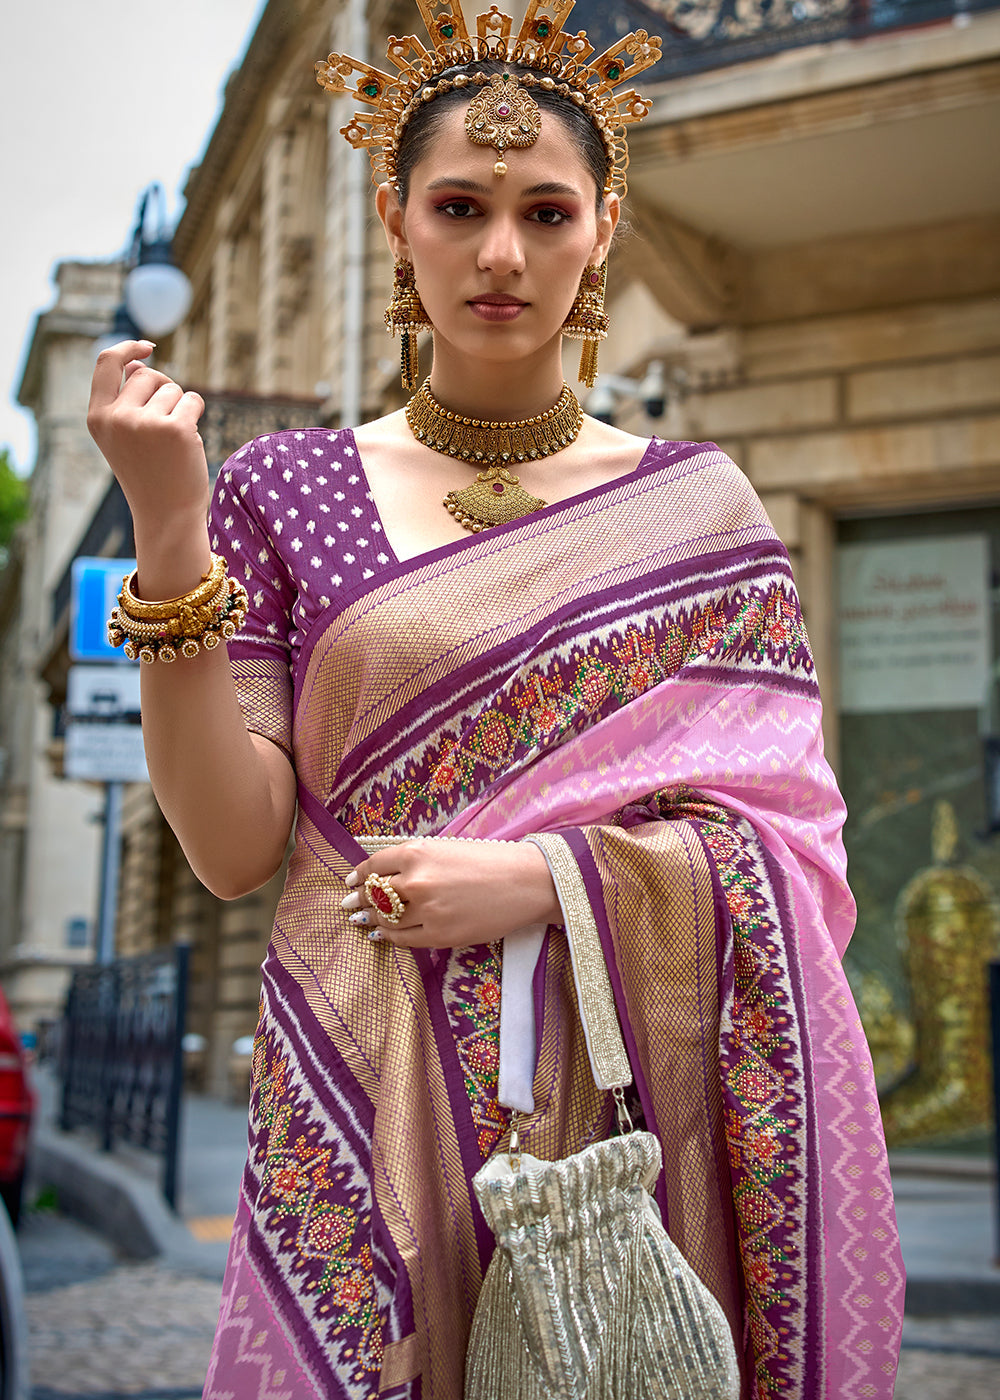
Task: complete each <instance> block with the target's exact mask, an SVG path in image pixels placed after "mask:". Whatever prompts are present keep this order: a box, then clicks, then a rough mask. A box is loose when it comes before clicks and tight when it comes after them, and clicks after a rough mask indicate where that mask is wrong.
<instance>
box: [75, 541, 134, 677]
mask: <svg viewBox="0 0 1000 1400" xmlns="http://www.w3.org/2000/svg"><path fill="white" fill-rule="evenodd" d="M134 568H135V560H134V559H101V558H88V557H87V556H85V555H80V556H79V557H78V558H76V559H74V560H73V572H72V575H71V580H72V584H71V592H70V603H69V654H70V656H71V658H72V659H73V660H74V661H113V662H115V663H116V664H117V665H121V664H122V662H124V663H125V665H126V666H138V664H139V663H138V662H137V661H129V659H128V657H127V656H126V655H125V653H124V652H123V651H122V650H121V648H119V647H113V646H112V645H111V643H110V642H109V641H108V618H109V617H110V615H111V609H112V608H113V607H114V606H115V604H116V603H117V602H118V594H119V593H120V592H121V587H122V578H123V577H124V576H125V575H126V574H130V573H131V572H132V570H133V569H134Z"/></svg>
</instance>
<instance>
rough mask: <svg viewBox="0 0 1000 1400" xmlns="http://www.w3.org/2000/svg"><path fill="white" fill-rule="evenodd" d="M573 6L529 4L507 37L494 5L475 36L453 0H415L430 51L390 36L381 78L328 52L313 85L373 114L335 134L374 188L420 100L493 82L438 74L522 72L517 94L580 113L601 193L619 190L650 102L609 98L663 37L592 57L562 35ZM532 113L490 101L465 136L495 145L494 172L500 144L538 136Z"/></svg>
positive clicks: (558, 0) (630, 94) (391, 174)
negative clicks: (590, 135) (544, 96)
mask: <svg viewBox="0 0 1000 1400" xmlns="http://www.w3.org/2000/svg"><path fill="white" fill-rule="evenodd" d="M575 3H576V0H547V3H546V0H529V4H528V9H527V13H526V14H525V16H524V20H523V22H522V24H521V28H520V29H519V30H518V32H517V34H516V35H515V36H514V37H513V39H512V38H511V30H512V28H513V20H512V19H511V17H510V15H505V14H503V13H501V11H500V10H499V9H498V8H497V6H496V5H491V6H490V8H489V10H488V11H487V12H486V13H484V14H479V15H477V16H476V33H475V36H473V35H470V33H469V30H468V27H467V25H466V23H465V19H464V17H463V14H462V6H461V0H416V5H417V8H418V9H419V11H420V14H421V16H422V18H423V21H424V24H425V26H426V29H427V33H428V35H429V36H430V39H431V44H432V47H431V48H430V49H427V48H425V46H424V45H423V44H422V43H421V42H420V40H419V39H418V38H417V37H416V36H415V35H413V34H408V35H407V36H406V37H405V38H402V39H397V38H396V37H395V36H393V37H391V38H390V39H389V45H388V49H387V52H386V57H387V58H388V59H389V61H390V62H391V63H392V64H393V65H394V66H395V68H396V69H397V72H396V73H395V74H391V73H383V72H382V71H381V69H379V68H373V67H372V66H371V64H368V63H362V62H360V61H359V60H358V59H354V58H351V57H349V56H348V55H347V54H339V53H332V54H330V56H329V57H328V58H327V59H326V61H325V62H323V63H317V64H316V81H317V82H318V83H319V85H320V86H321V87H323V88H326V89H327V91H328V92H337V93H340V92H343V93H350V94H352V95H353V96H354V97H356V98H357V99H358V100H359V101H361V102H364V103H366V104H368V106H370V107H373V108H374V109H375V110H374V112H355V114H354V117H353V118H352V120H351V121H350V122H349V123H348V125H347V126H344V127H341V134H342V135H343V136H346V138H347V140H348V141H350V143H351V145H352V146H353V147H354V148H355V149H356V150H357V149H360V148H362V147H365V148H367V149H368V153H369V155H370V157H371V163H372V176H373V179H374V180H375V181H376V183H377V182H379V181H381V180H388V181H389V182H390V183H391V184H393V185H396V184H397V171H396V155H397V152H398V150H399V142H400V137H401V136H402V133H403V130H404V128H405V126H406V124H407V122H408V121H409V120H410V117H411V115H412V113H413V111H414V109H415V108H416V106H417V105H418V104H420V103H423V102H430V101H433V99H434V98H435V97H438V96H440V95H441V94H442V93H444V92H450V91H451V90H452V89H454V88H463V87H470V86H471V87H486V86H487V85H490V86H492V87H493V88H494V89H495V88H496V86H497V84H496V82H495V80H491V79H490V78H489V77H487V76H485V75H483V74H481V73H480V74H475V75H471V76H470V75H467V74H464V73H460V74H456V76H455V77H454V78H453V79H448V78H442V77H441V74H442V73H444V72H445V71H446V70H448V69H450V68H458V67H462V66H464V65H466V64H469V63H475V62H477V61H482V60H485V59H497V60H499V61H501V62H505V63H511V64H513V65H517V66H519V67H522V68H527V69H530V70H531V71H530V72H528V73H517V74H515V75H511V76H512V77H514V78H515V79H516V82H517V85H518V88H519V89H521V88H525V89H526V88H530V87H538V88H542V89H548V90H549V91H555V92H558V93H560V94H561V95H562V96H564V97H567V98H568V99H569V100H570V101H572V102H573V103H574V104H575V105H576V106H578V107H581V108H582V109H583V110H584V111H586V112H587V113H588V115H589V116H590V119H591V121H592V122H593V124H594V126H595V127H596V128H597V130H598V132H599V133H600V135H601V137H602V139H603V141H604V146H605V149H606V151H607V154H608V170H609V174H608V179H607V183H606V185H605V187H604V193H605V194H610V193H611V192H612V191H615V192H617V193H619V194H624V193H625V189H626V179H625V174H626V171H627V169H628V159H629V157H628V142H627V140H626V136H625V133H626V128H627V127H629V126H630V125H632V124H633V123H634V122H639V121H642V119H643V117H646V116H648V115H649V111H650V108H651V107H652V103H651V102H650V101H649V100H648V99H647V98H645V97H640V95H639V94H638V93H637V92H636V91H635V90H634V89H633V88H630V89H629V90H628V91H627V92H621V93H618V94H617V95H616V92H615V89H616V88H618V87H619V85H620V84H622V83H626V82H628V81H629V80H630V79H631V78H633V77H635V75H636V74H637V73H641V72H642V71H643V70H644V69H646V68H651V67H652V66H653V64H654V63H657V62H658V61H659V59H660V57H661V43H662V41H661V40H660V39H657V38H651V37H650V36H649V35H648V34H647V33H646V32H645V30H642V29H640V30H637V31H636V32H634V33H632V34H627V35H626V36H625V37H624V39H619V40H618V42H617V43H615V44H613V45H612V46H611V47H610V48H608V49H606V50H605V51H604V53H602V54H600V55H599V56H598V57H597V58H592V57H591V56H592V55H593V53H594V48H593V45H592V44H590V43H589V42H588V39H587V35H586V33H585V32H584V31H583V30H582V29H581V30H580V32H579V33H577V34H569V33H567V32H566V31H565V30H564V29H563V25H564V23H565V21H566V19H567V18H568V16H569V13H570V11H571V10H572V9H573V6H574V5H575ZM588 60H590V61H588ZM355 75H357V77H355ZM435 79H437V80H438V81H437V82H435V81H434V80H435ZM490 96H491V98H492V97H493V96H494V94H493V93H491V94H490ZM498 102H499V104H500V105H499V116H498V106H497V103H498ZM534 107H535V104H534V103H533V101H532V100H531V98H530V96H529V95H528V94H527V93H524V94H522V95H521V98H520V100H515V101H514V102H513V103H504V102H503V101H502V100H501V99H500V98H497V99H496V100H495V101H493V102H492V105H491V106H490V107H489V122H488V125H487V126H483V125H482V124H480V127H479V134H474V131H473V128H472V126H471V124H470V123H469V122H467V123H466V125H467V129H468V131H469V135H470V138H471V139H472V140H474V141H478V142H479V144H483V145H492V146H494V147H495V148H496V150H497V152H498V155H499V160H498V161H497V164H496V166H495V167H494V169H495V170H496V173H497V174H498V175H502V174H503V173H504V172H505V170H506V165H505V164H504V161H503V154H504V150H505V148H506V147H507V146H518V145H530V144H531V142H532V141H533V140H534V139H535V136H537V110H535V111H534V112H532V110H531V109H533V108H534ZM525 118H526V121H525ZM522 122H523V123H524V124H523V125H520V124H519V123H522ZM532 130H533V134H532Z"/></svg>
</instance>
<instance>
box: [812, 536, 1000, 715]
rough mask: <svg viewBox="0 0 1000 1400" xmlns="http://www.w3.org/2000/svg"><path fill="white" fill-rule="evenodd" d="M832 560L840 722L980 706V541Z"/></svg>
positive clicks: (985, 631)
mask: <svg viewBox="0 0 1000 1400" xmlns="http://www.w3.org/2000/svg"><path fill="white" fill-rule="evenodd" d="M837 560H838V569H839V627H840V708H841V710H842V711H843V712H844V713H845V714H875V713H886V712H890V713H891V712H892V711H896V710H963V709H978V708H979V707H980V706H981V705H983V704H984V703H985V700H986V696H987V686H988V684H989V672H990V660H991V656H990V653H991V647H990V593H989V579H990V558H989V540H988V538H987V537H986V536H985V535H946V536H940V537H938V538H931V539H917V540H889V541H879V542H877V543H873V544H846V545H841V547H840V548H839V550H838V551H837Z"/></svg>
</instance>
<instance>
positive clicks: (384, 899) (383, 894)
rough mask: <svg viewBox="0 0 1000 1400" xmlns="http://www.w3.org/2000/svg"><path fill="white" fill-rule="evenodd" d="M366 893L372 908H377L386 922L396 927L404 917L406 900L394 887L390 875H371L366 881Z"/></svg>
mask: <svg viewBox="0 0 1000 1400" xmlns="http://www.w3.org/2000/svg"><path fill="white" fill-rule="evenodd" d="M365 894H366V895H367V896H368V903H369V904H370V905H371V906H372V908H373V909H377V910H378V912H379V913H380V914H381V915H382V917H383V919H385V921H386V923H387V924H392V926H393V927H394V928H395V926H396V924H398V923H399V921H400V919H401V918H402V917H403V910H404V909H405V908H406V901H405V899H400V897H399V895H398V894H397V893H396V891H395V890H394V889H393V887H392V881H391V880H390V879H389V877H388V875H369V876H368V879H367V880H366V881H365Z"/></svg>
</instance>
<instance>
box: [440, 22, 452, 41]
mask: <svg viewBox="0 0 1000 1400" xmlns="http://www.w3.org/2000/svg"><path fill="white" fill-rule="evenodd" d="M441 34H442V37H443V38H445V39H454V37H455V26H454V25H453V24H442V26H441Z"/></svg>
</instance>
